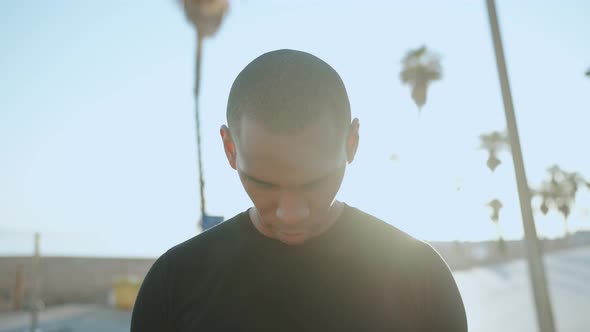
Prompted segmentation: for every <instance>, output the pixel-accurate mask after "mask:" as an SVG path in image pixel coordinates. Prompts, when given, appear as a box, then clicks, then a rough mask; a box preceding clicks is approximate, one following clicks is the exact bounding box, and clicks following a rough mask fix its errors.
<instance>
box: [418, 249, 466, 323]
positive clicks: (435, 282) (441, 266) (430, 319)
mask: <svg viewBox="0 0 590 332" xmlns="http://www.w3.org/2000/svg"><path fill="white" fill-rule="evenodd" d="M426 247H427V249H426V252H425V260H424V263H425V266H424V268H425V270H426V273H425V275H424V277H425V279H424V290H425V294H424V297H423V298H424V299H425V302H426V303H424V306H423V308H424V309H425V314H426V315H427V317H426V319H425V321H426V322H427V324H426V325H428V329H427V330H428V331H440V332H446V331H448V332H463V331H467V318H466V315H465V307H464V305H463V300H462V299H461V294H460V292H459V289H458V288H457V284H456V282H455V279H454V278H453V275H452V273H451V270H450V269H449V267H448V265H447V264H446V262H445V261H444V260H443V258H442V257H441V256H440V255H439V254H438V252H436V250H435V249H434V248H432V247H431V246H430V245H426Z"/></svg>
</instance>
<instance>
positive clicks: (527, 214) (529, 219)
mask: <svg viewBox="0 0 590 332" xmlns="http://www.w3.org/2000/svg"><path fill="white" fill-rule="evenodd" d="M487 9H488V15H489V19H490V28H491V30H492V39H493V43H494V50H495V53H496V64H497V67H498V75H499V76H500V87H501V90H502V97H503V101H504V110H505V113H506V122H507V127H508V135H509V137H510V146H511V148H512V159H513V161H514V171H515V174H516V182H517V185H518V196H519V200H520V211H521V213H522V222H523V226H524V234H525V240H526V241H525V244H526V247H527V254H528V265H529V273H530V278H531V283H532V286H533V294H534V299H535V304H536V309H537V321H538V326H539V329H540V331H541V332H554V331H555V323H554V320H553V310H552V309H551V301H550V299H549V293H548V291H547V278H546V276H545V267H544V265H543V258H542V256H541V248H540V245H539V239H538V238H537V231H536V229H535V222H534V219H533V211H532V208H531V199H530V194H531V193H530V190H529V186H528V182H527V178H526V173H525V169H524V161H523V158H522V151H521V148H520V140H519V138H518V128H517V126H516V117H515V115H514V107H513V104H512V95H511V92H510V84H509V81H508V72H507V70H506V62H505V59H504V49H503V46H502V39H501V36H500V28H499V26H498V17H497V15H496V4H495V2H494V0H487Z"/></svg>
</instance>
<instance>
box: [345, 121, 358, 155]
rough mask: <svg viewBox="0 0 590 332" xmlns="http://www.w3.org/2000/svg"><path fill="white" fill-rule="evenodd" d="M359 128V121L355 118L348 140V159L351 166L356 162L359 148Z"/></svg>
mask: <svg viewBox="0 0 590 332" xmlns="http://www.w3.org/2000/svg"><path fill="white" fill-rule="evenodd" d="M359 128H360V124H359V119H357V118H355V119H354V120H352V123H351V124H350V129H349V132H348V138H347V139H346V157H347V160H348V163H349V164H350V163H352V161H353V160H354V156H355V155H356V150H357V149H358V147H359Z"/></svg>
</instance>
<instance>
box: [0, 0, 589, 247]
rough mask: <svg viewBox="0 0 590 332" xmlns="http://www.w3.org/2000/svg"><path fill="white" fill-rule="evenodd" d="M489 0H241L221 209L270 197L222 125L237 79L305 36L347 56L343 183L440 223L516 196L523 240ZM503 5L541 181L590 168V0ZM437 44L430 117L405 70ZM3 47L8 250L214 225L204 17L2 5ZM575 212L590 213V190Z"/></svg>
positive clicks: (214, 49)
mask: <svg viewBox="0 0 590 332" xmlns="http://www.w3.org/2000/svg"><path fill="white" fill-rule="evenodd" d="M484 4H485V1H483V0H481V1H473V0H471V1H466V0H454V1H444V2H442V1H434V0H431V1H412V2H408V1H376V2H372V3H371V4H364V3H362V4H361V3H360V2H358V1H321V2H320V1H286V0H285V1H275V0H273V1H270V0H267V1H253V0H236V1H231V9H230V12H229V13H228V15H227V16H226V18H225V20H224V22H223V25H222V27H221V29H220V31H219V33H218V34H217V35H216V36H215V37H214V38H213V39H210V40H207V41H206V43H205V50H204V61H203V75H202V79H203V81H202V84H203V89H202V100H201V109H202V112H203V113H202V121H203V140H204V151H203V153H204V162H205V175H206V179H207V183H206V190H207V200H208V210H209V212H210V213H212V214H218V215H223V216H225V217H231V216H233V215H235V214H236V213H239V212H240V211H243V210H245V209H246V208H247V207H248V206H249V203H250V202H249V200H248V198H247V196H246V195H245V194H244V193H243V192H242V188H241V186H240V184H239V181H238V178H237V176H236V175H235V174H234V173H233V171H232V170H231V169H230V168H229V166H227V164H226V162H225V157H224V155H223V151H222V148H221V145H220V139H219V137H218V129H219V126H220V125H221V124H223V123H224V120H225V106H226V101H227V94H228V92H229V89H230V87H231V83H232V82H233V79H234V78H235V76H236V75H237V74H238V72H239V71H240V70H241V69H242V68H243V67H244V66H245V65H246V64H247V63H248V62H249V61H251V60H252V59H254V58H255V57H256V56H258V55H260V54H261V53H263V52H266V51H270V50H273V49H278V48H294V49H300V50H304V51H308V52H311V53H314V54H316V55H317V56H319V57H321V58H323V59H324V60H326V61H327V62H328V63H330V64H332V65H333V66H334V67H335V68H336V70H337V71H338V72H340V74H341V76H342V77H343V79H344V81H345V84H346V85H347V88H348V91H349V95H350V98H351V104H352V108H353V115H354V116H356V117H359V118H360V121H361V146H360V150H359V153H358V156H357V159H356V161H355V163H353V164H352V165H351V167H350V168H349V171H348V174H347V178H346V180H345V183H344V185H343V188H342V191H341V194H340V199H342V200H344V201H346V202H347V203H349V204H350V205H353V206H356V207H359V208H361V209H364V210H366V211H367V212H370V213H373V214H375V215H376V216H378V217H381V218H383V219H384V220H386V221H388V222H390V223H392V224H394V225H396V226H397V227H399V228H401V229H403V230H405V231H407V232H409V233H410V234H412V235H414V236H416V237H418V238H421V239H426V240H454V239H461V240H482V239H488V238H494V237H495V236H496V233H495V228H494V225H493V224H492V223H491V222H490V220H489V210H488V208H487V207H486V206H485V204H486V203H487V202H488V201H489V200H491V199H492V198H494V197H498V198H500V199H501V200H502V201H503V202H504V206H505V207H504V209H503V210H502V211H501V223H502V229H503V231H504V233H505V235H506V236H507V237H508V238H518V237H521V236H522V226H521V221H520V212H519V205H518V200H517V194H516V184H515V180H514V172H513V166H512V161H511V159H510V156H509V155H508V154H507V153H506V152H505V153H503V154H501V155H500V158H501V159H502V160H503V164H502V165H501V166H500V167H499V168H498V169H497V170H496V172H495V173H491V172H490V171H489V170H488V169H487V167H486V166H485V161H486V158H487V155H486V153H485V152H484V151H481V150H478V149H477V147H478V144H479V142H478V136H479V134H481V133H483V132H487V131H491V130H502V129H504V128H505V119H504V113H503V106H502V101H501V95H500V89H499V85H498V80H497V73H496V67H495V60H494V57H493V49H492V44H491V37H490V31H489V24H488V19H487V13H486V11H485V6H484ZM497 6H498V12H499V16H500V24H501V29H502V33H503V37H504V44H505V50H506V57H507V62H508V70H509V74H510V78H511V83H512V89H513V90H512V92H513V96H514V104H515V109H516V113H517V120H518V125H519V129H520V136H521V141H522V146H523V151H524V158H525V163H526V170H527V172H528V177H529V182H530V183H531V185H536V184H538V183H540V182H541V180H542V179H543V178H544V177H545V169H546V168H547V167H548V166H549V165H551V164H554V163H558V164H560V165H561V166H562V167H564V168H565V169H569V170H578V171H581V172H582V173H585V174H586V175H587V176H590V157H589V155H588V153H587V152H586V151H587V145H588V142H590V131H589V130H588V124H590V112H589V111H590V98H589V96H590V79H587V78H585V77H584V75H583V73H584V71H585V70H586V69H587V68H588V67H589V66H590V44H589V43H588V40H587V35H588V32H590V21H589V20H588V17H590V2H588V1H583V0H580V1H573V0H568V1H560V2H559V3H557V2H555V1H532V0H526V1H518V2H515V1H508V0H501V1H498V4H497ZM422 44H426V45H427V46H428V47H429V48H431V49H433V50H434V51H436V52H438V53H439V54H441V56H442V65H443V70H444V77H443V80H442V81H440V82H437V83H434V84H433V85H432V86H431V88H430V90H429V96H428V98H429V100H428V102H427V105H426V106H425V107H424V109H423V111H422V114H421V116H420V117H418V112H417V110H416V107H415V105H414V104H413V102H412V100H411V98H410V92H409V89H408V87H406V86H403V85H402V84H401V83H400V82H399V79H398V73H399V71H400V60H401V58H402V57H403V55H404V53H405V52H406V51H407V50H408V49H410V48H415V47H418V46H420V45H422ZM0 49H1V52H0V134H1V136H0V137H1V139H0V255H5V254H27V253H29V252H30V251H31V250H32V238H33V235H32V234H33V232H34V231H40V232H41V233H42V250H43V251H44V253H45V254H54V255H58V254H60V255H99V256H157V255H159V254H161V253H162V252H164V251H165V250H166V249H168V248H169V247H171V246H172V245H174V244H176V243H179V242H181V241H183V240H185V239H188V238H190V237H191V236H193V235H194V234H195V233H196V222H197V219H198V211H199V206H198V192H197V169H196V158H195V155H196V153H195V144H194V140H195V134H194V121H193V105H194V102H193V99H192V92H191V91H192V87H193V72H194V70H193V67H194V51H195V33H194V31H193V29H192V27H191V26H190V25H189V24H188V23H187V22H186V20H185V18H184V15H183V13H182V12H181V10H180V8H179V7H178V5H177V3H176V1H172V0H171V1H155V0H154V1H112V0H111V1H82V2H80V1H73V0H70V1H63V0H62V1H53V2H44V1H42V2H38V1H24V0H7V1H2V3H1V4H0ZM393 153H395V154H397V155H398V156H399V158H400V161H399V162H397V163H394V162H392V161H390V160H389V156H390V155H391V154H393ZM459 186H460V187H461V189H460V190H457V188H458V187H459ZM536 219H537V225H538V226H537V227H538V231H539V233H540V234H542V235H547V236H557V235H560V234H561V233H562V232H563V224H562V222H561V218H560V216H559V215H557V214H555V213H550V214H549V215H548V216H547V217H545V216H542V215H540V214H539V213H537V214H536ZM571 227H572V229H578V228H580V227H585V228H588V227H590V194H588V192H587V191H586V192H582V193H581V194H580V196H579V198H578V204H577V206H576V207H575V208H574V210H573V212H572V217H571Z"/></svg>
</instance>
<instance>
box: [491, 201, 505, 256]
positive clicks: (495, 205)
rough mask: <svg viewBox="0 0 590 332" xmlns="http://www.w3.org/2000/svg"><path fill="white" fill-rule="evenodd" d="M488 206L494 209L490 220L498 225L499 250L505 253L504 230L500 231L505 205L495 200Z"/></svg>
mask: <svg viewBox="0 0 590 332" xmlns="http://www.w3.org/2000/svg"><path fill="white" fill-rule="evenodd" d="M487 205H488V206H489V207H491V208H492V214H491V215H490V219H492V222H493V223H494V224H495V225H496V231H497V232H498V248H499V249H500V252H501V253H505V251H506V245H505V242H504V238H503V237H502V230H501V229H500V210H501V209H502V207H503V204H502V202H501V201H500V200H499V199H497V198H494V199H493V200H491V201H490V202H489V203H488V204H487Z"/></svg>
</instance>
